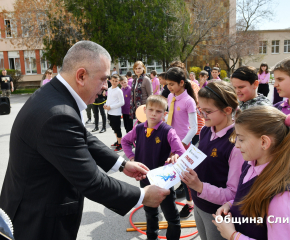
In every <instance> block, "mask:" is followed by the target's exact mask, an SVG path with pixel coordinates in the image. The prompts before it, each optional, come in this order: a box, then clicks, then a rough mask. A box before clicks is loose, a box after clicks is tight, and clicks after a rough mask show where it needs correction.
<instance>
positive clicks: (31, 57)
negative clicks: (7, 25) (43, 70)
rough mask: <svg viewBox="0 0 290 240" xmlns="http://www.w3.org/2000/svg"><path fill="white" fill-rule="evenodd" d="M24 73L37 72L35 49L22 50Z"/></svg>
mask: <svg viewBox="0 0 290 240" xmlns="http://www.w3.org/2000/svg"><path fill="white" fill-rule="evenodd" d="M24 62H25V72H26V74H37V67H36V57H35V51H24Z"/></svg>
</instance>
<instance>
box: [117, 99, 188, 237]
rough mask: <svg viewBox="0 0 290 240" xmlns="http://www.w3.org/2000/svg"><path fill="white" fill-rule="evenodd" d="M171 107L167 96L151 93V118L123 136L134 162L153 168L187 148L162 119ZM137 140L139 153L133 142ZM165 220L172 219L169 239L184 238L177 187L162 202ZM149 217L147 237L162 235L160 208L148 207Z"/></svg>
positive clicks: (144, 183) (148, 111) (143, 182)
mask: <svg viewBox="0 0 290 240" xmlns="http://www.w3.org/2000/svg"><path fill="white" fill-rule="evenodd" d="M166 109H167V102H166V99H165V98H164V97H162V96H158V95H151V96H149V97H148V98H147V100H146V107H145V108H144V111H145V114H146V117H147V121H146V122H145V123H141V124H138V125H137V127H136V128H133V130H132V131H130V132H129V133H128V134H127V135H125V136H124V137H123V139H122V145H123V147H124V152H125V154H126V156H127V157H128V158H129V159H130V160H131V161H137V162H141V163H143V164H145V165H146V166H147V167H148V168H149V169H150V170H152V169H155V168H158V167H160V166H163V165H164V164H165V161H166V160H167V158H168V157H169V155H170V153H171V152H173V153H177V154H183V153H184V152H185V149H184V147H183V145H182V143H181V141H180V139H179V137H178V136H177V134H176V132H175V130H174V129H173V128H172V127H171V126H169V125H167V124H166V123H164V122H163V121H162V119H163V118H164V116H165V110H166ZM135 141H136V151H135V155H134V153H133V152H132V148H131V144H132V143H135ZM149 184H150V183H149V181H148V179H147V178H146V179H144V180H141V181H140V186H141V187H142V188H143V187H145V186H147V185H149ZM160 206H161V209H162V211H163V214H164V216H165V219H166V220H167V221H168V229H167V233H166V238H167V239H172V240H177V239H179V238H180V232H181V227H180V217H179V213H178V209H177V207H176V204H175V192H174V188H173V187H172V188H171V189H170V195H168V196H167V197H166V198H165V199H164V200H163V202H162V203H161V204H160ZM144 210H145V212H146V219H147V239H152V240H153V239H154V240H155V239H157V237H158V229H159V228H158V208H151V207H147V206H144Z"/></svg>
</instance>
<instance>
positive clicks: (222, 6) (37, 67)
mask: <svg viewBox="0 0 290 240" xmlns="http://www.w3.org/2000/svg"><path fill="white" fill-rule="evenodd" d="M185 2H187V3H188V4H191V2H192V0H185ZM1 3H2V4H1V7H2V8H3V9H5V10H7V12H8V14H4V16H3V17H0V28H1V33H0V69H4V68H5V69H17V70H20V71H21V72H22V74H23V80H22V81H21V82H20V86H22V87H37V86H39V85H40V82H41V79H42V77H43V74H44V73H45V71H46V70H47V69H48V68H49V63H48V62H47V61H46V59H45V58H44V57H43V51H42V49H43V46H42V45H40V46H38V47H36V48H35V49H28V48H27V47H25V46H18V45H17V44H15V43H13V42H14V40H15V38H13V37H14V36H17V35H18V33H17V30H19V27H21V26H17V24H16V22H15V21H14V20H13V18H12V17H10V16H12V14H9V13H13V11H14V8H13V4H14V0H2V1H1ZM218 7H219V11H220V12H221V13H222V12H227V11H229V10H230V9H231V10H233V9H234V10H235V8H236V0H220V1H219V5H218ZM232 12H235V11H232ZM235 18H236V17H235V14H232V15H231V16H230V15H229V16H228V18H227V20H226V21H225V22H224V23H223V24H221V26H220V27H221V28H226V29H228V31H230V29H232V26H234V25H235V21H236V20H235ZM19 32H20V31H19ZM202 51H203V52H202V54H200V55H199V56H190V57H189V58H188V60H187V63H186V65H187V67H188V69H189V67H191V66H200V67H201V68H203V67H204V66H205V64H206V62H209V63H210V65H211V66H213V65H215V63H216V62H219V64H220V67H221V68H222V69H225V66H224V63H223V61H222V60H220V59H218V58H214V57H211V56H210V55H209V53H208V52H207V50H206V49H203V50H202ZM133 64H134V63H129V62H128V61H127V60H120V61H119V62H118V63H117V64H114V63H112V65H111V71H113V67H116V69H117V71H118V72H119V73H120V74H121V75H125V74H126V72H127V71H132V72H133V69H132V68H133ZM146 68H147V69H146V71H147V73H150V72H151V71H152V70H156V71H157V72H158V73H160V72H163V68H162V62H158V61H152V62H148V63H147V64H146ZM58 69H59V68H58V67H54V68H53V72H54V74H57V71H58Z"/></svg>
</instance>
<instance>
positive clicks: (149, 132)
mask: <svg viewBox="0 0 290 240" xmlns="http://www.w3.org/2000/svg"><path fill="white" fill-rule="evenodd" d="M153 130H154V128H147V133H146V137H150V136H151V133H152V131H153Z"/></svg>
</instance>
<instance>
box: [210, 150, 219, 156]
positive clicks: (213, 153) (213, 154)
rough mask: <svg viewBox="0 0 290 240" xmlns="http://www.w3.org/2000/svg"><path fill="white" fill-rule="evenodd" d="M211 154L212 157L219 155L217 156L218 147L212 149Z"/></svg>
mask: <svg viewBox="0 0 290 240" xmlns="http://www.w3.org/2000/svg"><path fill="white" fill-rule="evenodd" d="M210 156H211V157H217V156H218V155H217V149H216V148H214V149H213V150H212V152H211V155H210Z"/></svg>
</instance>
